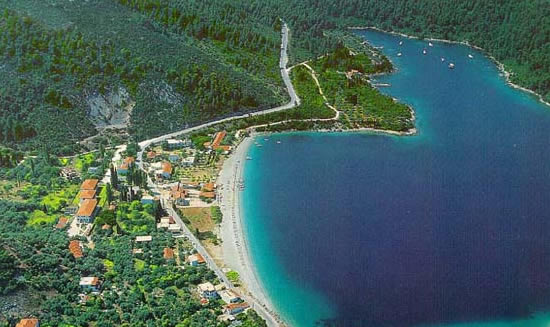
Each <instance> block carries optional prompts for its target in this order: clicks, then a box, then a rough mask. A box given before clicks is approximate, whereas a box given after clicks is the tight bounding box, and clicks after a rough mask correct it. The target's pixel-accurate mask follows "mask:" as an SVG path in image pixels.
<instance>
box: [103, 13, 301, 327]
mask: <svg viewBox="0 0 550 327" xmlns="http://www.w3.org/2000/svg"><path fill="white" fill-rule="evenodd" d="M288 33H289V29H288V26H287V24H286V23H285V24H283V28H282V30H281V35H282V39H281V57H280V60H279V68H280V69H281V77H282V78H283V82H284V83H285V86H286V89H287V92H288V95H289V96H290V101H289V102H288V103H287V104H285V105H282V106H278V107H275V108H271V109H266V110H261V111H256V112H252V113H247V114H244V115H236V116H231V117H227V118H222V119H218V120H215V121H211V122H208V123H204V124H201V125H198V126H194V127H191V128H186V129H183V130H180V131H177V132H173V133H169V134H166V135H162V136H158V137H155V138H152V139H149V140H145V141H142V142H139V146H140V148H141V150H140V151H139V152H138V153H137V158H136V163H137V165H138V167H139V168H140V169H143V152H144V150H145V148H147V147H148V146H150V145H151V144H155V143H159V142H163V141H165V140H168V139H171V138H174V137H177V136H180V135H184V134H189V133H192V132H194V131H198V130H200V129H203V128H206V127H210V126H213V125H216V124H219V123H223V122H228V121H232V120H237V119H242V118H246V117H249V116H258V115H265V114H269V113H273V112H278V111H283V110H288V109H292V108H294V107H296V106H298V105H300V98H298V96H297V95H296V91H295V90H294V86H293V85H292V82H291V80H290V76H289V71H290V70H289V69H287V64H288V53H287V49H288ZM121 151H122V149H119V151H118V154H120V152H121ZM115 157H119V156H115ZM113 159H114V158H113ZM106 178H107V177H106ZM148 185H149V188H150V189H151V190H152V191H153V192H154V193H156V194H158V195H161V192H160V189H159V188H158V185H156V184H155V183H154V182H153V181H152V180H151V178H150V177H148ZM162 201H163V203H165V204H166V205H164V206H163V207H164V208H165V209H166V210H167V212H168V214H169V215H171V216H172V217H174V220H175V221H176V223H177V224H178V225H179V226H180V227H181V230H182V233H183V235H184V236H186V237H188V238H189V239H190V240H191V241H192V242H193V243H194V247H195V248H196V249H197V252H198V253H200V254H201V255H202V256H203V257H204V259H205V261H206V262H207V263H208V266H209V267H210V269H212V270H213V271H214V272H215V273H216V275H218V277H219V278H220V279H221V280H222V281H223V282H224V283H225V284H226V285H227V287H229V288H233V287H234V285H233V283H232V282H231V281H230V280H229V279H228V278H227V276H226V275H225V274H224V273H223V271H222V270H221V269H220V268H219V267H218V265H217V264H216V263H215V262H214V260H213V259H212V257H211V256H210V255H209V254H208V252H207V251H206V249H205V248H204V247H203V246H202V244H201V243H200V242H199V240H198V239H197V238H196V237H195V235H194V234H193V233H192V232H191V231H190V230H189V228H187V226H186V225H185V224H184V223H183V221H182V220H181V217H180V216H179V214H178V213H177V212H176V211H175V210H174V209H173V208H172V207H171V205H170V204H168V202H167V200H166V199H164V198H162ZM244 298H245V300H246V301H247V302H248V303H249V304H250V305H251V306H252V307H253V308H254V309H255V310H256V312H257V313H258V314H259V315H260V316H261V317H262V318H263V319H265V320H266V322H267V325H268V326H280V325H281V324H280V323H279V322H278V321H277V319H276V318H275V317H274V316H273V315H272V314H271V313H269V312H268V311H267V310H266V309H265V308H264V306H263V305H262V304H261V303H259V302H257V301H256V300H255V299H253V298H251V297H248V296H244Z"/></svg>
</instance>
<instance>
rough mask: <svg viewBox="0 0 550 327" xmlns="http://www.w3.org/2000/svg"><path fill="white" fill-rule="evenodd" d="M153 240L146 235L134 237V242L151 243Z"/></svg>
mask: <svg viewBox="0 0 550 327" xmlns="http://www.w3.org/2000/svg"><path fill="white" fill-rule="evenodd" d="M152 240H153V236H151V235H146V236H136V242H138V243H142V242H151V241H152Z"/></svg>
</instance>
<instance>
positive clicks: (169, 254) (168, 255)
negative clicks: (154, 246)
mask: <svg viewBox="0 0 550 327" xmlns="http://www.w3.org/2000/svg"><path fill="white" fill-rule="evenodd" d="M163 257H164V259H166V260H170V259H174V250H172V249H171V248H164V250H163Z"/></svg>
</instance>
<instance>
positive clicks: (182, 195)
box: [171, 190, 187, 200]
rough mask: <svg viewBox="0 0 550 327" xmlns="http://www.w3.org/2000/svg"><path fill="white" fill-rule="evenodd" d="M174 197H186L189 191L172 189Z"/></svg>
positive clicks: (175, 198)
mask: <svg viewBox="0 0 550 327" xmlns="http://www.w3.org/2000/svg"><path fill="white" fill-rule="evenodd" d="M171 196H172V199H174V200H177V199H185V197H187V191H185V190H184V191H183V192H180V191H172V194H171Z"/></svg>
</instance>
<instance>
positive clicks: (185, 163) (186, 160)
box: [181, 156, 195, 167]
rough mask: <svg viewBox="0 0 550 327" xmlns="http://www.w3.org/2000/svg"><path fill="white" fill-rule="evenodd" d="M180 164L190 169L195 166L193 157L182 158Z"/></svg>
mask: <svg viewBox="0 0 550 327" xmlns="http://www.w3.org/2000/svg"><path fill="white" fill-rule="evenodd" d="M181 163H182V165H183V166H185V167H191V166H193V165H194V164H195V156H189V157H185V158H183V160H182V161H181Z"/></svg>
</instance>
